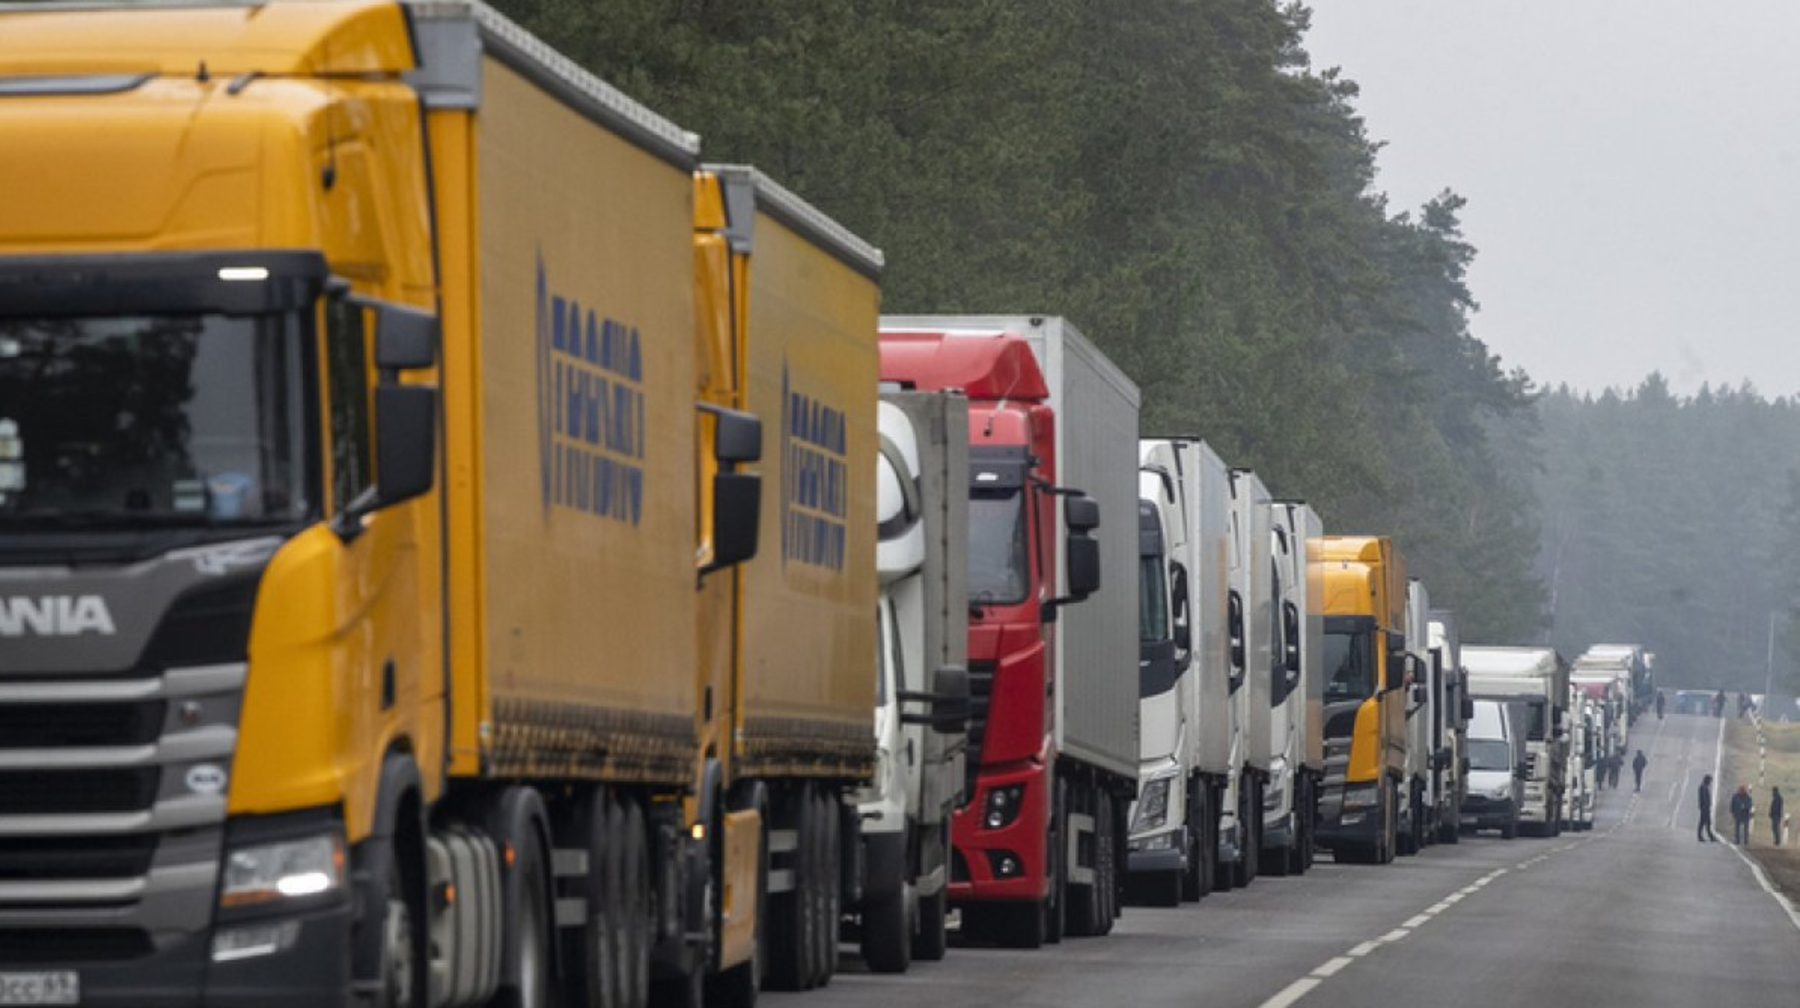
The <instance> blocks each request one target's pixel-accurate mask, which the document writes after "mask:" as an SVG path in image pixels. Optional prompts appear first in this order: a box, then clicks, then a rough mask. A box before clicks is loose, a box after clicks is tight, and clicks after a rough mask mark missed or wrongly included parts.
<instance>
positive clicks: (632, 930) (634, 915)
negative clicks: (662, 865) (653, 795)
mask: <svg viewBox="0 0 1800 1008" xmlns="http://www.w3.org/2000/svg"><path fill="white" fill-rule="evenodd" d="M618 820H619V832H620V835H621V837H622V838H623V840H624V850H623V856H622V857H620V859H619V862H620V865H621V866H622V867H621V878H622V879H623V885H621V886H620V887H619V890H618V891H619V893H620V895H621V897H622V899H623V903H624V906H623V908H622V911H621V913H620V914H619V920H620V922H621V923H622V924H623V927H622V928H621V931H622V932H623V933H622V938H623V941H621V942H620V944H619V948H620V950H621V955H620V960H619V987H618V990H619V1005H620V1006H621V1008H643V1006H644V1005H646V1004H648V1003H649V1001H650V949H651V946H652V945H654V944H655V932H656V910H655V907H654V906H653V904H654V902H655V901H654V900H652V899H651V897H650V834H649V826H648V825H647V824H646V822H645V820H644V810H643V807H642V806H640V805H638V803H637V802H636V801H634V800H632V799H630V798H626V799H625V800H623V801H622V802H620V803H619V816H618Z"/></svg>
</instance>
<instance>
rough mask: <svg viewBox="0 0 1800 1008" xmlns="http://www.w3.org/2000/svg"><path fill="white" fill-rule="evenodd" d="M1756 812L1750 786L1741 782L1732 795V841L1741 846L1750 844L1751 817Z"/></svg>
mask: <svg viewBox="0 0 1800 1008" xmlns="http://www.w3.org/2000/svg"><path fill="white" fill-rule="evenodd" d="M1754 814H1756V803H1755V802H1753V801H1751V800H1750V786H1749V785H1748V784H1739V785H1738V789H1737V793H1736V794H1734V795H1732V796H1731V825H1732V831H1731V842H1732V843H1735V844H1737V845H1738V846H1739V847H1748V846H1750V817H1751V816H1752V815H1754Z"/></svg>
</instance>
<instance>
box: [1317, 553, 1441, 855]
mask: <svg viewBox="0 0 1800 1008" xmlns="http://www.w3.org/2000/svg"><path fill="white" fill-rule="evenodd" d="M1307 552H1308V556H1309V564H1311V565H1313V566H1315V567H1316V568H1317V569H1318V573H1319V575H1320V577H1321V579H1322V580H1323V582H1324V586H1325V605H1324V618H1325V661H1324V676H1325V701H1324V702H1325V785H1324V790H1323V792H1322V793H1321V795H1320V802H1319V827H1318V841H1319V844H1320V846H1322V847H1326V848H1329V849H1330V850H1331V852H1332V855H1333V856H1334V857H1335V858H1336V859H1337V860H1339V861H1376V862H1380V863H1386V862H1388V861H1392V860H1393V859H1394V855H1395V853H1396V852H1397V848H1398V830H1399V826H1400V820H1401V816H1402V809H1401V803H1402V802H1403V801H1406V800H1407V790H1406V775H1407V744H1408V743H1407V723H1406V710H1407V705H1408V703H1409V702H1410V700H1411V697H1412V691H1413V689H1414V688H1415V687H1414V686H1413V682H1414V680H1415V678H1418V677H1417V672H1418V670H1417V669H1416V668H1414V667H1413V663H1414V662H1415V661H1416V659H1413V658H1410V657H1409V655H1408V653H1407V646H1406V645H1407V641H1406V593H1407V580H1406V561H1405V559H1404V558H1403V557H1401V555H1400V551H1399V550H1398V549H1396V548H1395V546H1394V544H1393V541H1392V540H1391V539H1389V538H1388V537H1387V536H1349V535H1328V536H1322V537H1320V538H1317V539H1312V540H1309V541H1308V543H1307ZM1419 681H1420V682H1421V683H1422V682H1423V680H1422V679H1420V680H1419ZM1416 688H1418V689H1423V686H1422V685H1420V686H1418V687H1416Z"/></svg>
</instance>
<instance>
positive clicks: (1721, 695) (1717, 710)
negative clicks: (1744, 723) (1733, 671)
mask: <svg viewBox="0 0 1800 1008" xmlns="http://www.w3.org/2000/svg"><path fill="white" fill-rule="evenodd" d="M1724 716H1725V691H1724V690H1720V691H1719V692H1718V693H1716V694H1714V695H1713V717H1724Z"/></svg>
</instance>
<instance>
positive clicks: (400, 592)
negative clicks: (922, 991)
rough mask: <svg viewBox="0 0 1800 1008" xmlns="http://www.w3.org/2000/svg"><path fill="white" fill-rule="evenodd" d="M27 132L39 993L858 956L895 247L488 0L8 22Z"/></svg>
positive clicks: (276, 988) (0, 176) (18, 927)
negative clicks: (728, 157) (818, 206)
mask: <svg viewBox="0 0 1800 1008" xmlns="http://www.w3.org/2000/svg"><path fill="white" fill-rule="evenodd" d="M0 136H4V137H5V141H4V149H5V155H4V156H3V157H0V433H4V435H5V436H3V437H0V986H4V988H5V990H6V992H7V997H8V1000H9V1002H10V1003H21V1004H28V1003H48V1004H54V1003H80V1004H98V1005H109V1004H113V1005H139V1006H153V1005H164V1004H168V1005H175V1004H195V1003H201V1002H204V1003H206V1004H216V1005H233V1004H257V1005H281V1004H291V1005H332V1004H346V1003H361V1004H376V1005H387V1006H402V1005H421V1006H422V1005H433V1006H460V1005H477V1004H486V1003H489V1002H490V1001H496V1002H497V1003H505V1004H516V1005H543V1004H548V1003H552V1002H553V1001H554V1002H556V1003H561V1004H565V1005H567V1004H593V1005H635V1004H642V1003H644V1002H645V1001H646V999H647V997H648V992H649V989H650V988H651V986H652V984H653V983H657V984H660V985H662V986H664V987H666V988H667V992H666V993H667V994H668V995H669V1000H671V1001H672V1002H674V1003H695V1002H697V1001H699V1000H700V999H701V997H702V996H703V994H704V995H706V996H708V998H709V1000H712V1001H713V1002H714V1003H739V1004H742V1003H748V1002H750V1001H752V1000H753V999H754V998H755V995H756V991H757V989H758V988H759V987H760V986H762V984H763V982H764V980H765V978H766V979H767V981H768V982H770V983H772V984H776V985H782V986H787V987H795V988H804V987H810V986H815V985H817V984H820V983H823V982H824V981H825V980H827V979H828V978H829V976H830V972H831V969H832V967H833V965H834V963H835V960H836V955H835V952H836V949H835V940H836V932H837V927H836V925H837V910H838V906H839V905H840V902H841V901H843V900H846V899H847V898H849V897H852V896H853V895H854V893H846V891H845V890H846V888H849V887H853V885H854V879H855V878H856V873H855V872H854V871H852V870H848V869H847V868H846V867H845V865H846V861H845V858H846V857H849V856H853V855H854V852H855V851H856V850H857V845H856V819H855V815H854V810H853V808H852V807H850V806H848V805H846V804H845V796H846V793H847V789H848V788H850V787H852V786H854V785H855V784H857V783H859V782H861V781H863V780H865V779H866V778H867V776H868V774H869V772H870V769H871V765H872V761H873V738H872V702H873V689H874V682H875V671H874V666H875V657H876V645H875V638H874V619H873V616H874V611H875V593H876V576H875V572H874V532H875V523H874V521H873V517H874V515H873V512H874V506H873V502H872V496H873V479H872V475H873V473H874V471H875V465H874V460H875V448H874V435H873V431H872V428H873V419H874V416H875V412H876V411H875V398H876V385H877V382H876V312H877V310H878V287H877V277H878V274H879V269H880V265H881V260H880V255H879V253H878V252H876V251H875V250H873V249H872V248H870V247H869V246H867V245H866V244H865V243H863V242H861V241H860V240H858V239H857V238H856V237H855V236H854V235H851V234H850V233H849V232H847V231H845V230H844V229H842V228H841V227H839V226H838V225H836V224H835V223H833V222H832V221H830V220H829V219H828V218H825V217H823V216H822V215H820V214H818V213H817V211H815V210H813V209H812V208H810V207H808V206H807V205H806V204H804V203H803V202H801V201H800V200H798V199H797V198H795V197H793V196H792V195H791V194H788V193H786V192H785V191H784V190H781V189H780V187H779V186H776V185H774V184H773V183H772V182H770V181H768V180H767V179H765V178H763V177H761V176H760V175H758V174H757V173H755V172H754V171H751V170H747V169H736V168H719V169H708V168H704V167H702V166H700V165H699V164H698V163H697V154H698V143H697V140H696V138H695V137H694V136H693V135H692V134H690V133H687V132H686V131H683V130H681V129H680V128H679V127H677V126H675V125H674V124H672V123H670V122H668V121H667V120H665V119H662V118H661V117H659V116H657V115H656V114H655V113H653V112H651V111H650V110H648V109H646V108H644V107H642V106H641V105H638V104H637V103H635V102H633V101H631V100H630V99H629V98H627V97H625V96H624V95H622V94H620V93H619V92H617V91H616V90H614V89H613V88H611V87H610V86H608V85H607V84H605V83H604V82H603V81H600V80H598V79H596V78H594V77H593V76H591V75H590V74H587V73H586V72H584V71H582V70H580V69H579V68H578V67H576V66H575V65H574V64H573V63H571V62H570V61H569V60H567V59H565V58H563V57H562V56H560V55H558V54H557V53H556V52H554V51H553V50H552V49H550V48H549V47H548V46H547V45H545V44H544V43H543V42H541V41H540V40H538V39H536V38H534V37H532V36H531V35H529V34H528V33H526V32H524V31H523V30H522V29H520V28H518V27H517V26H516V25H514V24H512V23H511V22H509V21H507V20H506V19H505V18H503V17H502V16H500V15H499V14H497V13H496V12H494V11H493V10H491V9H489V8H487V7H485V6H483V5H481V4H479V3H423V2H421V3H416V4H402V3H396V2H394V0H318V2H292V0H275V2H271V3H264V4H256V5H207V6H196V5H185V4H177V5H171V6H166V7H156V6H152V5H118V6H101V7H91V8H83V7H69V6H62V5H55V4H51V5H39V4H28V5H17V6H7V7H0ZM759 460H760V461H759Z"/></svg>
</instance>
